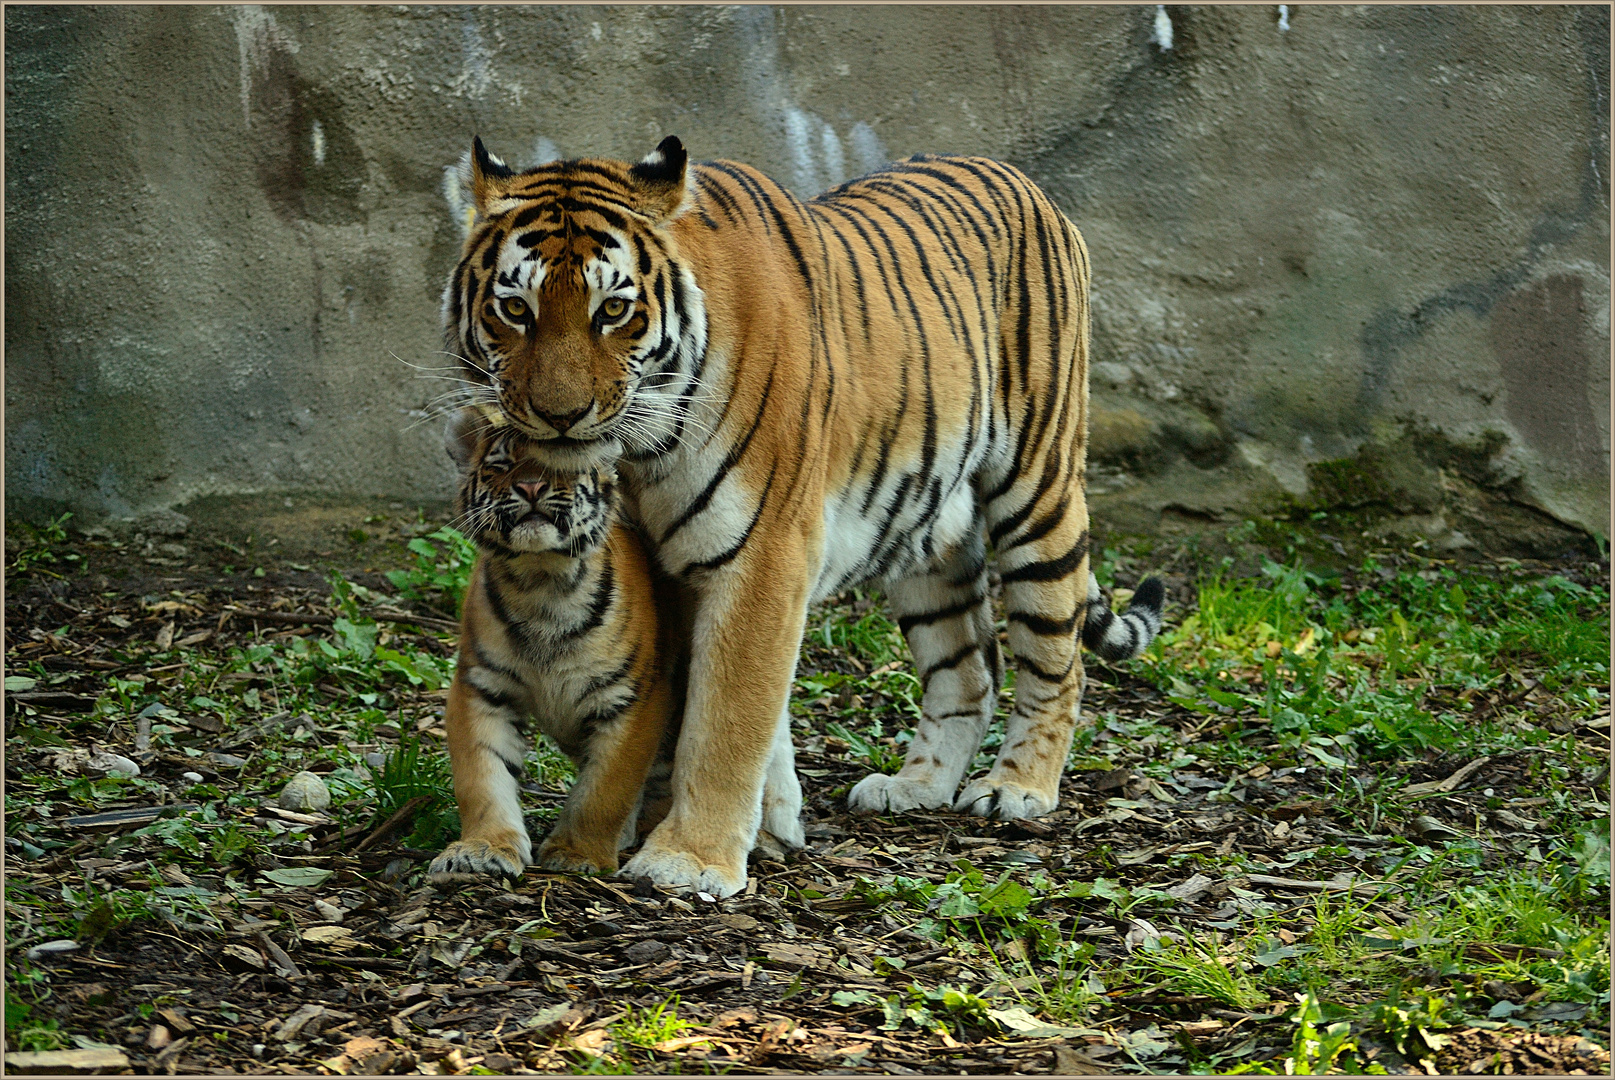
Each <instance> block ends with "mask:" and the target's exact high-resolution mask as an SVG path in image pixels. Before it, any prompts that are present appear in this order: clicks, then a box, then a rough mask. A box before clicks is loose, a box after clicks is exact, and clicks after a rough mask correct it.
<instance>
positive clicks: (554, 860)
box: [535, 836, 617, 874]
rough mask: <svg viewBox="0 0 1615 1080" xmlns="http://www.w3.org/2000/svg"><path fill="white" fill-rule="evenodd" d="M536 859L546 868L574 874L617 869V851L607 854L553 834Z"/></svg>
mask: <svg viewBox="0 0 1615 1080" xmlns="http://www.w3.org/2000/svg"><path fill="white" fill-rule="evenodd" d="M535 861H536V862H537V863H538V865H540V866H542V867H543V868H544V869H546V870H567V871H570V872H572V873H574V874H610V873H613V872H614V871H615V870H616V869H617V853H616V852H615V851H613V852H611V853H610V854H609V855H607V854H606V853H605V852H604V851H599V850H595V849H594V848H592V847H590V846H589V845H586V844H578V843H575V842H573V841H572V840H570V839H567V838H564V837H560V838H558V837H553V836H552V837H550V838H549V839H548V840H545V841H544V843H543V844H542V845H540V847H539V849H538V858H537V859H536V860H535Z"/></svg>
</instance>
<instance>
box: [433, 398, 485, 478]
mask: <svg viewBox="0 0 1615 1080" xmlns="http://www.w3.org/2000/svg"><path fill="white" fill-rule="evenodd" d="M487 429H488V421H487V420H486V419H485V418H484V417H483V415H482V414H481V413H480V412H479V411H478V410H477V409H476V408H475V407H474V406H467V407H466V408H463V409H456V410H455V411H454V412H453V413H451V414H449V422H448V424H447V426H446V427H445V428H444V429H443V449H445V450H447V451H448V452H449V457H451V458H453V459H454V464H455V467H456V468H459V469H467V468H470V466H471V461H472V459H473V458H475V457H476V454H477V443H478V442H479V441H480V440H481V439H482V433H483V432H484V431H486V430H487Z"/></svg>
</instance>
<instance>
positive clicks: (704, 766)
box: [444, 138, 1158, 896]
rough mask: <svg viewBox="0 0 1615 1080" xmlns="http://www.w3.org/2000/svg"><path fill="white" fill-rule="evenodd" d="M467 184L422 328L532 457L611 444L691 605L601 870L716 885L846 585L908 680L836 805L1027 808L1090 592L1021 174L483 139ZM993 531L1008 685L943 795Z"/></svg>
mask: <svg viewBox="0 0 1615 1080" xmlns="http://www.w3.org/2000/svg"><path fill="white" fill-rule="evenodd" d="M467 180H468V182H469V184H470V187H471V190H472V193H473V195H474V202H475V207H476V212H475V217H474V219H473V222H472V229H471V234H470V236H469V238H468V240H467V243H466V247H465V253H464V256H463V258H462V259H461V261H460V264H459V265H458V267H457V268H456V269H455V272H454V275H453V277H452V279H451V281H450V283H449V285H448V288H447V289H446V291H445V295H444V319H445V326H446V330H447V333H448V338H449V346H448V347H449V348H450V349H451V350H452V351H453V352H455V353H457V354H458V355H460V356H461V357H463V358H464V359H465V362H466V365H467V368H466V375H467V377H468V378H472V379H475V380H480V381H482V382H484V383H485V389H484V390H483V391H482V393H483V395H484V396H485V397H493V398H497V401H498V403H499V406H500V408H501V409H502V410H503V411H504V412H505V414H506V415H507V416H508V417H509V418H510V422H511V423H513V424H514V425H516V426H517V427H519V428H521V429H522V430H523V431H524V432H526V433H528V434H529V435H531V436H532V437H533V438H534V439H535V440H538V441H539V443H540V450H539V451H538V452H539V453H541V454H542V456H543V457H544V458H545V460H546V461H548V462H550V463H551V464H552V465H554V466H555V467H566V468H572V469H580V468H583V467H587V466H588V465H590V464H598V463H602V462H613V461H619V470H620V472H621V475H622V478H623V482H624V485H625V487H626V488H627V490H628V493H629V495H630V496H631V502H632V505H633V508H634V509H633V514H634V517H635V520H636V521H637V522H638V523H639V524H640V525H641V526H642V527H643V529H644V530H645V533H646V535H647V537H648V544H649V547H650V549H651V551H652V554H653V555H654V557H655V558H656V560H657V561H658V563H659V564H660V567H661V568H662V570H664V571H665V572H666V573H668V574H670V575H673V576H676V577H678V578H679V579H680V580H682V581H683V582H684V583H685V585H686V586H687V587H688V589H689V590H690V595H691V597H692V600H691V602H692V604H693V610H692V611H691V612H690V618H691V624H692V625H691V662H690V674H689V682H688V688H687V692H686V694H685V712H684V724H683V730H682V732H681V733H680V735H679V740H678V752H677V757H676V760H675V763H674V769H673V803H672V808H671V810H670V811H669V813H668V816H667V818H666V819H665V820H664V821H663V822H662V823H661V824H660V825H659V826H658V827H657V828H656V830H655V831H654V832H653V833H652V834H651V835H650V836H649V838H648V839H647V840H646V842H645V846H644V847H643V848H642V849H641V850H640V852H639V853H638V854H637V855H635V856H634V858H633V859H632V860H631V861H630V862H629V863H628V865H627V867H626V868H625V869H626V870H627V871H628V872H631V873H635V874H645V875H648V876H650V877H652V878H653V879H655V880H657V881H659V882H663V883H668V884H679V885H688V886H693V887H695V888H699V889H702V890H705V891H708V892H711V893H715V894H718V895H721V896H727V895H729V894H732V893H734V892H735V891H736V890H738V889H740V888H741V887H742V886H743V885H744V883H745V874H746V871H745V856H746V852H747V849H748V848H749V846H750V839H751V837H752V836H753V835H754V834H755V832H756V830H757V828H758V825H759V822H763V823H764V824H765V825H766V818H767V815H768V813H769V812H770V811H769V807H768V805H767V802H766V800H765V799H764V797H763V791H764V788H765V785H766V780H767V778H768V777H769V776H770V775H771V772H770V762H771V761H773V762H776V763H777V762H778V760H779V756H778V755H777V754H776V753H775V752H774V746H775V744H776V743H777V742H778V740H779V738H780V732H781V723H782V721H781V718H782V716H783V715H784V712H785V707H786V702H787V699H788V696H789V691H790V686H791V680H792V676H793V672H794V669H795V663H796V655H797V648H798V644H799V642H800V639H801V635H802V630H803V626H804V624H805V618H806V611H807V607H808V605H809V603H811V602H812V601H814V600H816V599H819V598H822V597H825V596H829V595H832V594H834V593H837V592H839V591H841V590H843V589H845V588H847V587H848V586H851V585H854V584H857V583H859V582H864V581H874V582H876V583H878V584H879V585H880V587H881V588H883V589H884V591H885V593H886V596H887V598H888V599H889V601H890V602H891V605H892V607H893V608H894V610H895V614H896V615H897V618H898V621H899V624H900V625H901V627H902V630H903V633H904V634H905V635H906V637H907V639H908V643H909V647H910V649H911V651H912V652H913V655H914V659H915V663H916V666H917V668H918V674H919V677H920V680H921V682H922V684H923V686H924V701H923V708H922V716H921V719H920V721H919V723H918V725H917V727H916V729H915V732H914V739H913V742H912V744H911V747H910V750H909V752H908V756H907V759H906V761H905V762H904V765H903V768H902V770H901V771H900V772H899V773H898V774H897V775H895V776H881V775H875V776H868V777H865V778H864V779H863V781H861V782H860V783H859V784H858V785H857V787H855V788H854V789H853V791H852V793H851V795H850V797H849V802H850V804H851V806H852V808H853V809H854V810H858V811H861V812H865V813H880V812H886V811H901V810H907V809H911V808H917V807H940V806H946V805H952V806H954V807H955V808H956V809H958V810H960V811H963V812H967V813H972V814H980V815H985V816H994V817H999V818H1006V819H1007V818H1019V817H1029V816H1035V815H1039V814H1044V813H1047V812H1049V811H1050V810H1052V809H1053V808H1054V807H1055V805H1056V803H1057V801H1058V798H1059V781H1060V774H1061V770H1062V769H1063V767H1064V763H1065V758H1066V753H1067V749H1068V747H1069V745H1070V742H1071V734H1072V730H1073V728H1074V726H1075V723H1076V719H1077V715H1078V707H1079V704H1080V701H1081V694H1082V685H1083V675H1082V665H1081V662H1080V660H1079V657H1078V652H1077V646H1078V641H1079V636H1080V634H1081V631H1082V629H1083V625H1084V621H1085V618H1087V617H1088V616H1089V615H1090V605H1089V603H1088V597H1087V587H1088V580H1089V567H1088V510H1087V502H1086V499H1085V497H1084V489H1083V469H1084V461H1085V455H1086V439H1087V424H1088V280H1089V266H1088V253H1087V249H1086V248H1085V247H1084V245H1083V241H1082V237H1081V236H1080V235H1079V234H1078V232H1077V230H1076V228H1075V227H1074V226H1073V225H1072V224H1071V223H1070V222H1069V221H1067V220H1066V218H1065V216H1064V215H1063V214H1062V213H1061V212H1060V211H1059V209H1058V208H1057V207H1056V206H1055V205H1054V203H1053V202H1052V201H1050V199H1049V197H1048V196H1047V195H1046V194H1044V193H1043V192H1042V191H1041V190H1039V189H1038V188H1037V187H1036V185H1034V184H1033V183H1032V182H1031V181H1030V180H1028V179H1027V178H1026V177H1025V176H1024V175H1022V174H1021V173H1019V172H1017V171H1016V170H1015V169H1014V168H1012V167H1010V166H1008V165H1005V164H1002V163H1000V162H996V161H990V160H987V159H984V158H968V157H919V158H914V159H911V160H909V161H905V162H901V163H898V164H896V165H893V166H891V167H890V168H888V169H887V170H885V171H883V172H878V173H874V174H872V175H869V176H865V177H863V178H861V179H858V180H854V181H852V182H850V183H848V184H844V185H842V186H841V187H839V188H836V189H835V190H833V191H830V192H828V193H826V194H823V195H820V196H818V197H817V198H815V199H812V200H810V201H808V202H802V201H800V200H798V199H797V198H796V197H795V196H793V195H792V194H791V193H790V192H788V191H786V190H785V189H784V188H781V187H780V186H778V185H777V184H775V183H774V182H773V181H771V180H769V179H768V178H767V177H766V176H764V175H762V174H761V173H759V172H757V171H756V170H755V169H752V168H750V167H748V166H745V165H740V164H736V163H734V162H727V161H717V162H708V163H704V164H700V165H693V166H692V165H690V164H689V163H688V161H687V157H686V154H685V151H684V148H683V146H682V145H680V143H679V141H678V140H677V139H674V138H669V139H666V140H664V141H663V142H662V144H661V145H660V146H659V147H657V149H656V150H655V151H654V152H652V153H651V154H650V155H649V156H648V157H646V158H645V159H644V160H643V161H641V162H639V163H638V164H635V165H629V164H627V163H624V162H619V161H609V160H600V159H587V160H581V161H563V162H555V163H552V164H549V165H545V166H542V167H540V168H537V169H534V170H531V171H529V172H522V173H518V172H514V171H513V170H511V169H509V168H507V167H506V166H505V165H504V164H503V163H501V162H500V161H498V160H497V159H495V158H493V157H492V156H491V155H489V154H488V153H487V151H486V150H485V149H484V148H483V147H482V144H481V142H480V140H479V141H477V142H476V143H475V145H474V152H473V155H472V158H471V160H470V164H469V166H468V176H467ZM619 459H620V460H619ZM989 547H991V548H992V549H993V550H994V552H995V554H996V558H997V562H998V566H999V573H1000V577H1001V579H1002V581H1003V585H1004V590H1003V591H1004V600H1005V604H1006V607H1007V611H1008V618H1009V642H1010V645H1011V647H1012V648H1013V649H1014V653H1015V657H1016V664H1017V667H1018V678H1017V681H1016V695H1015V707H1014V709H1013V711H1012V713H1011V715H1010V718H1009V721H1008V726H1007V729H1006V732H1005V737H1004V741H1003V747H1002V749H1001V750H1000V751H999V754H998V758H997V761H996V762H995V763H994V765H993V767H992V769H991V770H990V771H989V772H988V773H987V774H986V775H985V776H982V777H980V778H977V779H975V780H971V781H969V782H968V783H965V784H964V787H963V790H962V791H961V790H960V785H961V783H962V782H963V781H965V779H966V778H965V773H966V770H967V769H968V767H969V765H970V762H971V760H972V759H973V758H974V756H975V753H976V750H977V747H978V746H979V744H980V741H981V738H982V735H983V733H984V732H985V730H986V726H987V723H988V722H989V720H990V719H991V718H992V716H993V711H994V698H995V695H996V693H997V690H998V686H999V680H1000V674H1001V659H1000V655H999V649H998V641H997V636H996V634H995V632H994V627H993V616H992V609H991V606H990V603H989V599H988V589H987V554H988V549H989ZM1141 594H1142V595H1143V596H1144V597H1145V598H1146V599H1148V597H1149V596H1150V595H1151V594H1150V593H1149V592H1148V590H1147V589H1142V588H1141ZM1130 625H1134V626H1138V627H1141V628H1143V629H1145V630H1147V629H1148V628H1149V626H1151V625H1158V624H1155V623H1151V622H1150V621H1149V620H1145V621H1143V622H1137V621H1135V622H1134V623H1132V624H1130ZM1142 638H1143V634H1142V633H1140V634H1139V635H1138V636H1137V637H1136V638H1135V639H1134V640H1133V642H1132V644H1133V646H1134V647H1138V648H1141V647H1142V645H1143V644H1144V643H1145V642H1144V641H1143V640H1142ZM1111 640H1112V636H1111V635H1110V634H1109V633H1108V632H1106V633H1105V634H1103V635H1101V638H1100V641H1101V643H1104V642H1109V641H1111ZM1105 647H1107V648H1108V647H1110V646H1105ZM1117 647H1119V646H1117ZM786 734H787V736H788V732H787V733H786Z"/></svg>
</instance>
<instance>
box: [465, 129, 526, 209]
mask: <svg viewBox="0 0 1615 1080" xmlns="http://www.w3.org/2000/svg"><path fill="white" fill-rule="evenodd" d="M515 175H516V172H515V170H514V169H512V168H511V167H510V166H509V165H506V164H505V163H504V162H503V161H501V160H499V159H498V158H496V157H494V156H493V155H492V154H490V153H488V148H487V147H486V146H483V145H482V137H481V136H480V135H478V136H474V137H473V138H472V140H471V197H472V199H473V200H474V201H475V203H476V207H477V215H478V216H479V217H482V216H486V214H487V212H488V204H489V203H491V202H493V201H494V200H495V199H497V198H499V197H500V196H502V195H504V194H505V193H506V191H508V190H509V188H508V185H507V184H506V181H508V180H509V179H510V178H511V177H512V176H515Z"/></svg>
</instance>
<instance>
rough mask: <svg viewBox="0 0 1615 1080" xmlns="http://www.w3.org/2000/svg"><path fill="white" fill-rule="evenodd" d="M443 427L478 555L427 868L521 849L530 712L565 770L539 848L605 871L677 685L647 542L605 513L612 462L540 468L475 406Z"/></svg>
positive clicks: (486, 865) (476, 868) (518, 862)
mask: <svg viewBox="0 0 1615 1080" xmlns="http://www.w3.org/2000/svg"><path fill="white" fill-rule="evenodd" d="M448 442H449V450H450V453H451V455H453V456H454V457H455V459H456V462H457V463H458V464H459V466H460V469H461V481H460V486H459V490H458V493H457V498H456V510H457V512H458V513H459V514H460V515H461V516H462V519H463V522H464V524H463V530H464V532H465V533H466V535H467V536H468V537H469V538H471V539H472V540H473V541H474V542H475V543H476V544H477V547H478V548H479V555H478V557H477V562H476V565H475V567H474V568H473V569H472V572H471V581H470V584H469V586H468V588H467V589H466V595H465V603H464V611H463V613H462V615H461V624H460V626H461V628H460V660H459V667H458V669H457V670H456V672H455V675H454V682H453V684H452V685H451V686H450V688H449V700H448V708H447V720H446V725H445V726H446V727H447V730H448V744H449V758H450V762H451V765H452V766H453V773H454V794H455V799H456V801H457V802H458V803H459V809H460V821H461V838H460V839H459V840H457V841H455V842H454V843H452V844H450V845H449V846H448V847H447V848H445V849H444V851H443V853H442V854H441V855H439V856H438V857H437V858H436V859H434V860H433V861H432V865H431V868H430V871H429V876H430V879H431V880H432V881H434V882H452V881H459V880H466V879H469V878H476V877H485V876H493V877H507V878H512V879H514V878H519V877H520V876H521V874H522V870H523V868H524V867H525V866H526V865H527V864H528V863H530V862H533V861H534V859H533V855H532V845H531V841H530V840H529V839H528V835H527V829H526V827H525V825H524V823H523V820H522V809H521V791H520V786H519V785H520V780H521V777H522V776H523V774H524V770H523V766H522V759H523V756H524V754H525V752H526V750H527V740H526V738H525V737H524V736H523V735H522V734H521V733H520V729H521V727H522V726H523V722H524V721H526V720H529V719H531V720H532V721H534V722H535V723H536V726H537V727H538V729H539V730H540V731H542V732H543V733H544V734H547V735H549V736H550V737H551V738H553V739H554V740H555V741H556V743H558V744H559V745H560V747H561V749H562V750H563V751H565V752H566V754H567V755H568V756H570V757H571V758H572V760H573V761H574V762H576V763H577V769H578V772H577V780H576V782H575V783H574V784H573V787H572V790H571V792H570V794H569V795H568V796H567V800H566V804H565V806H564V807H563V808H562V810H561V815H560V818H559V820H557V822H556V824H555V828H554V830H553V831H552V832H551V833H550V835H549V836H548V838H546V839H545V841H544V843H543V845H542V846H540V848H539V850H538V857H537V860H536V861H537V862H538V863H540V864H541V865H543V866H545V867H549V868H551V869H564V870H582V871H593V872H600V871H606V872H609V871H613V870H616V869H617V853H618V852H619V851H620V850H621V849H622V848H623V847H625V846H627V845H628V844H629V843H630V842H631V841H632V840H633V839H634V837H635V833H636V827H635V826H636V819H637V817H638V810H639V805H640V800H641V795H642V792H643V790H644V788H645V785H646V779H647V776H648V775H649V774H650V773H651V771H652V769H653V766H654V765H655V764H656V763H657V761H658V759H659V758H660V759H661V761H662V762H663V765H662V768H661V771H663V772H666V771H668V768H669V765H668V764H667V763H668V762H670V760H671V758H672V739H673V737H674V736H676V734H677V725H676V724H675V723H672V722H671V721H672V719H673V712H674V709H675V703H682V702H683V700H684V692H683V687H682V685H680V682H681V680H680V679H679V678H678V672H676V671H675V670H674V667H675V665H674V664H673V663H671V662H670V661H671V659H672V657H673V656H674V655H675V652H676V650H674V649H672V648H670V642H669V641H668V635H666V634H664V633H661V632H660V631H661V627H660V626H659V622H658V618H657V602H656V595H655V590H656V588H657V585H656V583H655V582H654V580H653V578H652V575H651V573H650V560H649V557H648V556H647V554H646V552H645V549H644V547H643V545H642V543H641V541H640V539H639V536H638V535H637V533H635V532H634V530H633V529H632V528H630V527H629V526H628V525H626V524H625V523H623V522H620V521H619V520H618V519H617V503H618V493H617V480H616V475H615V473H614V471H613V470H611V468H610V467H609V466H607V467H605V468H591V469H589V470H588V471H586V472H582V473H575V474H565V475H556V474H554V473H551V472H547V471H545V470H543V469H541V468H539V466H538V464H537V463H536V462H534V461H533V460H532V459H531V458H530V457H529V456H528V454H527V451H528V449H529V446H530V444H529V443H528V441H527V440H526V439H525V438H524V437H523V436H521V435H520V434H519V433H518V432H516V431H514V430H513V429H511V428H508V427H498V426H495V425H493V424H490V423H489V422H488V421H487V420H486V419H485V418H484V417H482V416H481V415H479V414H478V413H477V412H476V411H474V410H472V409H465V410H462V411H461V412H460V413H459V414H457V415H456V416H455V418H454V420H453V421H452V422H451V425H450V430H449V439H448ZM673 610H677V606H676V605H675V606H674V608H673Z"/></svg>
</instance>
